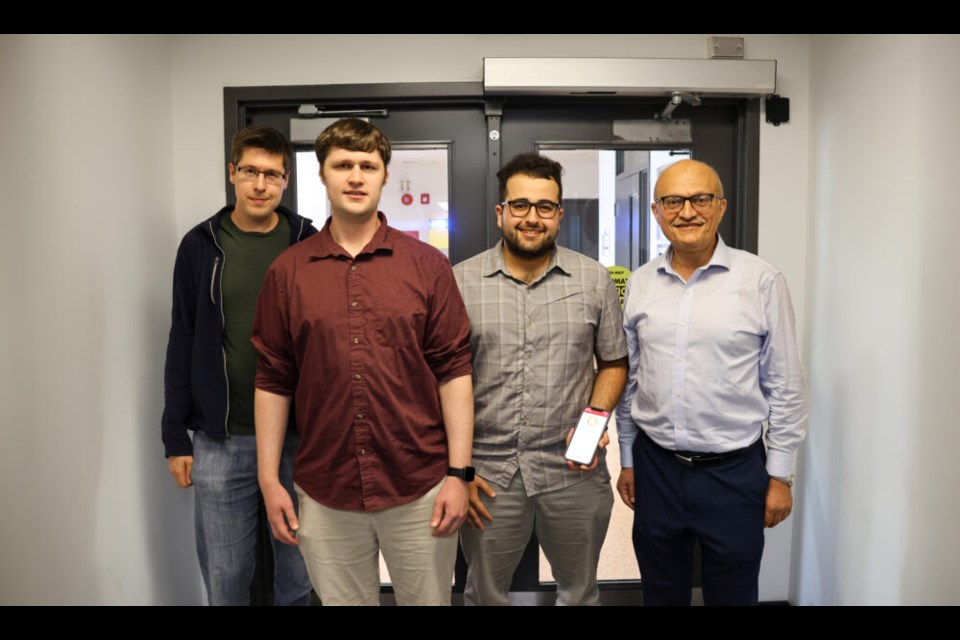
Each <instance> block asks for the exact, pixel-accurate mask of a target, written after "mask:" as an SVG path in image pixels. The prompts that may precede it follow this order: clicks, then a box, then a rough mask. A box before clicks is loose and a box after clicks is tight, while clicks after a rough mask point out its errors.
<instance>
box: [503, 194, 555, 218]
mask: <svg viewBox="0 0 960 640" xmlns="http://www.w3.org/2000/svg"><path fill="white" fill-rule="evenodd" d="M503 205H506V206H507V207H509V208H510V215H512V216H513V217H514V218H525V217H526V215H527V214H528V213H530V209H531V208H535V209H536V210H537V215H538V216H540V217H541V218H544V219H545V220H549V219H551V218H555V217H556V215H557V211H559V210H560V203H559V202H553V201H552V200H538V201H537V202H530V201H529V200H524V199H522V198H521V199H518V200H507V201H506V202H501V203H500V206H501V207H502V206H503Z"/></svg>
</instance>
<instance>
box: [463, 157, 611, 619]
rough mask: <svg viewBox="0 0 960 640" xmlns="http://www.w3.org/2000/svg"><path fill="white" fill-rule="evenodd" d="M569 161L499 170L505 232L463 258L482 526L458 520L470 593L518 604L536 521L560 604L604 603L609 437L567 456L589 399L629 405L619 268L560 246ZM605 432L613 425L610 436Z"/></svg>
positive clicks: (475, 487) (535, 161)
mask: <svg viewBox="0 0 960 640" xmlns="http://www.w3.org/2000/svg"><path fill="white" fill-rule="evenodd" d="M562 171H563V168H562V167H561V166H560V164H559V163H557V162H554V161H553V160H550V159H549V158H545V157H543V156H539V155H537V154H535V153H526V154H521V155H518V156H516V157H515V158H513V159H512V160H511V161H510V162H509V163H507V164H506V165H505V166H504V167H503V168H502V169H501V170H500V171H499V172H498V173H497V177H498V178H499V179H500V199H501V201H502V202H501V203H500V204H499V205H498V206H497V208H496V211H497V225H498V226H499V227H500V229H501V231H502V233H503V238H502V239H501V240H500V242H498V243H497V245H496V246H495V247H493V248H492V249H490V250H488V251H485V252H483V253H481V254H480V255H478V256H475V257H473V258H471V259H469V260H467V261H465V262H462V263H460V264H458V265H457V266H456V267H454V270H453V271H454V275H455V277H456V279H457V284H458V285H459V287H460V293H461V294H462V295H463V301H464V302H465V303H466V306H467V313H468V314H469V316H470V325H471V333H470V343H471V347H472V348H473V380H474V402H475V426H474V438H473V461H474V465H475V467H476V472H477V476H476V479H475V480H474V481H473V483H472V484H471V486H470V511H469V515H468V522H469V524H470V527H469V528H468V527H464V528H463V529H461V532H460V537H461V544H462V546H463V551H464V554H465V555H466V558H467V563H468V565H469V569H468V572H467V585H466V589H465V591H464V601H465V602H466V603H467V604H482V605H487V604H509V600H508V599H507V592H508V590H509V588H510V581H511V579H512V577H513V572H514V570H515V569H516V568H517V565H518V564H519V562H520V558H521V556H522V555H523V551H524V549H525V548H526V546H527V544H528V543H529V541H530V536H531V534H532V533H533V532H534V531H536V533H537V539H538V540H539V541H540V545H541V546H542V547H543V551H544V553H545V554H546V556H547V559H548V560H549V561H550V565H551V567H552V569H553V575H554V577H555V578H556V580H557V592H558V593H557V601H558V604H566V605H581V604H599V603H600V594H599V591H598V589H597V563H598V561H599V558H600V547H601V545H602V544H603V539H604V536H606V533H607V525H608V524H609V523H610V511H611V509H612V507H613V492H612V490H611V488H610V474H609V473H608V472H607V467H606V463H605V460H604V455H603V454H604V451H603V450H602V449H601V451H600V453H599V455H598V456H597V458H595V459H594V461H593V464H591V465H590V466H584V465H574V464H573V463H571V462H568V461H566V460H565V458H564V452H565V450H566V444H567V441H568V440H569V436H570V433H571V430H572V427H573V426H574V425H576V423H577V420H578V419H579V417H580V413H581V411H582V410H583V409H584V407H586V406H588V405H589V406H593V407H599V408H602V409H606V410H608V411H610V410H612V409H613V408H614V407H615V406H616V405H617V401H618V400H619V399H620V395H621V394H622V393H623V389H624V386H625V384H626V380H627V344H626V340H625V338H624V333H623V319H622V314H621V310H620V301H619V299H618V297H617V292H616V288H615V287H614V285H613V281H612V280H611V278H610V276H609V275H608V273H607V270H606V269H605V268H604V267H603V266H601V265H600V264H599V263H597V262H596V261H595V260H591V259H590V258H587V257H586V256H584V255H581V254H579V253H576V252H574V251H570V250H569V249H565V248H563V247H557V246H556V237H557V231H558V230H559V227H560V221H561V220H562V218H563V209H562V208H561V206H560V201H561V197H562V195H563V187H562V183H561V180H560V175H561V173H562ZM594 357H596V369H595V368H594ZM607 442H609V439H608V438H607V436H606V435H604V437H603V440H602V441H601V447H604V446H606V444H607Z"/></svg>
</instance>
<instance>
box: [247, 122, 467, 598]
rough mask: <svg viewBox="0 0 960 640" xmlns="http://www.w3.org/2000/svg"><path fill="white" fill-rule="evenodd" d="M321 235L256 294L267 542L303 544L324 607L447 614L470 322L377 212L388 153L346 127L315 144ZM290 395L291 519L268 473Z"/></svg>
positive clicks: (421, 255)
mask: <svg viewBox="0 0 960 640" xmlns="http://www.w3.org/2000/svg"><path fill="white" fill-rule="evenodd" d="M317 158H318V159H319V161H320V179H321V180H322V181H323V183H324V185H325V186H326V189H327V194H328V197H329V198H330V205H331V206H330V208H331V217H330V219H329V220H327V224H326V225H325V226H324V228H323V230H322V231H321V232H320V233H318V234H316V235H315V236H314V237H313V238H311V239H309V240H308V241H305V242H302V243H300V244H299V245H297V246H296V247H295V249H296V250H293V251H285V252H284V253H282V254H281V255H280V256H279V257H278V258H277V260H276V261H275V262H274V263H273V265H272V266H271V267H270V271H269V272H268V273H267V277H266V279H265V280H264V284H263V288H262V290H261V292H260V299H259V302H258V304H257V313H256V317H255V320H254V327H253V337H252V340H253V343H254V345H255V346H256V348H257V350H258V351H259V352H260V356H261V357H260V362H259V367H258V370H257V378H256V386H257V391H256V406H255V409H256V426H257V448H258V454H259V455H258V458H259V476H260V487H261V490H262V491H263V495H264V500H265V503H266V508H267V514H268V517H269V519H270V524H271V527H272V529H273V533H274V535H275V536H276V537H277V539H278V540H280V541H281V542H286V543H288V544H299V545H300V549H301V551H302V552H303V554H304V557H305V559H306V563H307V569H308V571H309V573H310V578H311V581H312V582H313V585H314V588H315V589H316V590H317V593H318V594H319V595H320V598H321V600H322V601H323V602H324V604H376V603H377V602H378V599H379V567H378V562H377V550H378V549H379V550H381V551H382V552H383V555H384V560H385V561H386V563H387V566H388V568H389V569H390V574H391V578H392V580H393V584H394V592H395V594H396V596H397V601H398V603H401V604H403V603H409V604H449V601H450V582H451V578H452V575H453V564H454V560H455V555H456V542H457V540H456V536H455V535H453V534H455V533H456V532H457V530H458V529H459V528H460V525H461V524H462V523H463V521H464V519H465V517H466V511H467V496H468V493H467V482H465V481H464V479H463V478H464V477H466V479H467V480H469V479H471V477H470V476H472V471H473V470H472V468H470V466H469V465H470V454H471V446H472V435H473V391H472V382H471V373H472V368H471V364H470V358H471V355H470V344H469V337H470V325H469V320H468V318H467V314H466V310H465V308H464V305H463V301H462V300H461V298H460V293H459V291H458V288H457V285H456V282H455V281H454V278H453V273H452V270H451V267H450V263H449V261H448V260H447V259H446V257H445V256H444V255H443V254H441V253H440V252H439V251H437V250H436V249H434V248H432V247H430V246H429V245H426V244H424V243H422V242H420V241H419V240H416V239H414V238H412V237H410V236H408V235H406V234H404V233H401V232H399V231H396V230H395V229H393V228H391V227H389V226H387V219H386V216H384V215H383V214H382V213H379V212H378V211H377V207H378V205H379V201H380V193H381V190H382V188H383V185H384V184H385V182H386V179H387V169H386V168H387V164H388V163H389V161H390V143H389V141H388V140H387V139H386V137H385V136H384V135H383V134H382V133H381V132H380V131H379V130H378V129H377V128H376V127H374V126H373V125H371V124H369V123H366V122H363V121H361V120H357V119H346V120H340V121H338V122H336V123H334V124H333V125H331V126H330V127H328V128H327V129H326V130H325V131H324V132H323V133H321V134H320V137H319V138H317ZM291 397H295V398H296V407H295V408H296V416H297V421H296V422H297V428H298V431H299V434H300V446H299V449H298V451H297V456H296V461H295V465H294V481H295V483H296V485H297V493H298V498H299V500H300V518H299V521H298V519H297V516H296V514H295V513H294V510H293V506H292V501H291V498H290V495H289V494H288V493H287V491H286V490H285V489H284V488H283V487H282V486H281V485H280V483H279V480H278V477H277V469H278V462H279V459H280V451H281V447H282V443H283V437H284V429H285V425H286V424H287V422H286V421H287V416H288V413H289V411H290V404H291Z"/></svg>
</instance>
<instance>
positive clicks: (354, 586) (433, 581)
mask: <svg viewBox="0 0 960 640" xmlns="http://www.w3.org/2000/svg"><path fill="white" fill-rule="evenodd" d="M442 484H443V481H441V482H440V484H438V485H437V486H435V487H434V488H433V489H431V490H430V491H429V492H428V493H427V494H426V495H425V496H423V497H421V498H418V499H417V500H414V501H413V502H411V503H409V504H404V505H400V506H399V507H392V508H390V509H383V510H381V511H345V510H341V509H331V508H329V507H325V506H323V505H322V504H320V503H318V502H316V501H315V500H313V499H312V498H310V496H308V495H307V494H306V493H304V491H303V490H302V489H301V488H300V487H297V488H296V489H297V497H298V498H299V501H300V530H299V531H298V532H297V539H298V540H299V541H300V552H301V553H302V554H303V559H304V561H305V562H306V565H307V573H309V574H310V582H311V583H313V588H314V589H316V591H317V595H319V596H320V600H321V601H322V602H323V604H324V605H377V604H379V603H380V563H379V557H378V555H377V552H378V551H382V552H383V559H384V561H385V562H386V563H387V568H388V569H389V570H390V578H391V580H392V581H393V591H394V594H395V596H396V599H397V604H400V605H449V604H450V587H451V583H452V581H453V567H454V564H455V562H456V559H457V536H456V534H454V535H450V536H446V537H442V538H440V537H436V536H434V535H432V532H433V529H431V528H430V518H431V516H432V515H433V503H434V501H435V500H436V498H437V494H438V493H440V486H441V485H442Z"/></svg>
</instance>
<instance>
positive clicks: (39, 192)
mask: <svg viewBox="0 0 960 640" xmlns="http://www.w3.org/2000/svg"><path fill="white" fill-rule="evenodd" d="M170 68H171V65H170V54H169V43H168V41H167V40H166V39H164V38H154V37H150V38H139V37H115V36H95V37H76V36H53V37H35V36H34V37H31V36H26V37H20V36H3V37H0V93H2V95H3V96H4V109H3V118H2V119H0V139H2V140H3V153H2V154H0V193H3V195H4V200H3V203H4V204H3V206H2V208H0V219H2V222H3V233H2V234H0V260H2V263H0V264H2V269H0V282H2V283H3V284H2V293H3V301H4V302H3V305H4V308H3V316H2V332H0V345H2V351H0V355H2V359H3V368H2V370H0V406H2V407H3V412H2V414H0V415H2V423H0V505H2V508H3V516H2V518H0V554H2V558H3V560H2V566H3V569H2V574H0V576H2V577H0V603H2V604H27V603H31V604H126V603H144V604H149V603H173V602H197V601H198V600H199V598H200V589H199V582H198V574H197V571H196V569H195V565H196V562H195V561H193V560H192V558H193V557H194V555H195V554H194V552H193V542H192V539H193V535H192V528H191V527H190V525H189V523H190V519H189V518H190V506H191V505H190V502H189V500H190V496H189V494H187V493H186V492H178V491H177V490H175V489H174V487H173V484H172V482H170V481H169V478H167V477H165V466H166V465H165V462H164V459H163V454H162V449H161V446H160V438H159V416H160V410H161V398H162V384H161V382H162V377H161V373H162V363H163V347H164V344H165V334H166V331H167V330H168V328H169V305H170V302H169V297H170V282H169V281H170V273H171V269H172V266H171V265H172V255H173V251H174V250H175V246H176V234H177V230H176V229H175V219H174V216H173V210H172V207H173V192H174V182H173V164H174V162H173V153H172V144H171V79H170Z"/></svg>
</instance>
